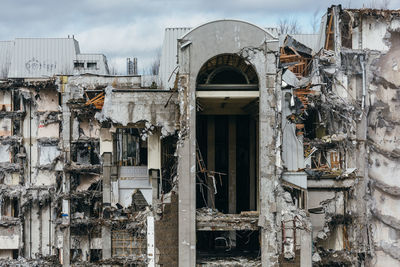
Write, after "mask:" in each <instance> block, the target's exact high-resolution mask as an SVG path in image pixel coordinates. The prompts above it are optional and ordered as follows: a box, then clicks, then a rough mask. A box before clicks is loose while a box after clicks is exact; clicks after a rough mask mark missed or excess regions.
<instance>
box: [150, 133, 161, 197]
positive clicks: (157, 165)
mask: <svg viewBox="0 0 400 267" xmlns="http://www.w3.org/2000/svg"><path fill="white" fill-rule="evenodd" d="M147 140H148V141H147V147H148V148H147V149H148V153H147V166H148V168H149V175H150V176H149V177H150V182H151V185H152V188H153V190H152V191H153V197H152V198H153V203H154V200H157V199H158V197H159V193H160V183H159V179H160V177H161V139H160V134H159V133H158V132H156V133H153V134H152V135H150V136H149V137H148V139H147Z"/></svg>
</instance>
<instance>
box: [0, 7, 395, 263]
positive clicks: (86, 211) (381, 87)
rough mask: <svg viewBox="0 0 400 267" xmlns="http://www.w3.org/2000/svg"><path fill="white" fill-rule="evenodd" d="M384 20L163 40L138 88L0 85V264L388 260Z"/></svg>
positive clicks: (233, 24) (391, 123) (388, 45)
mask: <svg viewBox="0 0 400 267" xmlns="http://www.w3.org/2000/svg"><path fill="white" fill-rule="evenodd" d="M399 21H400V14H399V12H398V11H391V10H369V9H360V10H355V9H352V10H346V9H342V8H341V7H340V6H332V7H331V8H329V9H328V10H327V13H326V15H325V16H324V17H323V19H322V23H321V29H320V33H319V37H318V38H317V36H313V38H312V40H313V41H310V43H307V44H304V43H302V42H301V40H304V38H305V37H304V36H301V35H299V36H297V37H296V36H290V35H287V36H284V35H282V36H273V35H271V33H270V32H273V31H272V30H271V29H269V30H268V31H267V30H264V29H262V28H260V27H258V26H255V25H253V24H250V23H247V22H243V21H237V20H218V21H213V22H209V23H206V24H203V25H201V26H199V27H197V28H194V29H190V30H189V29H188V28H182V29H179V30H178V29H177V30H172V29H169V30H168V31H166V34H172V35H173V36H172V35H171V36H172V37H173V38H175V39H174V40H171V38H170V37H171V36H166V38H165V40H167V41H168V42H172V43H173V44H175V43H176V44H177V49H176V50H175V51H172V52H173V54H168V56H166V57H164V59H166V58H175V56H174V55H176V57H177V58H178V62H177V67H174V66H175V65H174V64H175V62H164V63H163V64H164V65H165V66H164V67H165V69H172V68H173V71H174V73H173V75H172V76H171V77H174V79H173V80H169V81H167V80H166V77H167V76H168V75H166V74H165V73H163V75H164V76H163V77H152V83H151V84H148V82H147V78H146V77H143V76H141V75H128V76H108V75H105V74H106V73H102V74H94V73H91V74H82V73H81V74H79V75H78V74H77V73H61V74H62V75H57V74H60V73H53V75H54V76H52V77H51V78H32V77H18V78H19V79H14V76H12V77H6V76H4V77H3V78H4V79H2V80H1V82H0V110H1V111H0V126H1V128H0V142H1V146H0V192H1V194H0V263H1V264H2V265H5V266H9V265H14V264H21V266H38V265H40V266H42V265H43V266H60V265H63V266H87V265H91V266H131V265H134V266H184V267H186V266H384V265H387V266H397V265H399V259H400V256H399V253H398V251H399V250H398V248H399V230H400V226H399V225H400V217H399V216H400V215H399V214H400V213H399V212H398V210H397V207H398V206H399V205H398V201H399V192H400V190H399V186H398V184H397V182H396V177H397V176H398V167H397V165H398V164H397V163H398V157H399V148H398V147H399V146H398V138H397V136H398V134H397V133H398V125H399V123H398V120H399V119H398V117H399V116H398V115H397V113H396V111H397V110H398V109H397V108H398V106H399V105H398V103H399V99H400V98H399V94H398V88H399V86H400V79H399V77H400V76H399V74H398V67H397V65H398V64H399V56H400V52H399V51H398V44H399V43H400V36H399V34H398V32H399V29H400V23H399ZM177 32H180V33H182V34H183V35H181V36H179V38H178V37H176V33H177ZM71 40H72V39H71ZM71 40H69V41H68V42H72V41H71ZM4 47H7V49H8V50H7V51H10V49H9V46H7V45H5V46H4ZM168 47H171V46H170V45H165V48H166V52H165V53H167V52H168V53H169V52H171V51H169V50H168ZM0 48H1V47H0ZM167 50H168V51H167ZM0 54H1V55H3V54H7V53H0ZM1 58H8V59H7V60H8V61H9V57H6V56H4V57H3V56H2V57H1ZM28 58H30V56H28ZM100 59H101V58H100ZM100 59H99V60H100ZM73 60H92V59H89V58H87V57H85V56H81V57H80V58H78V59H73ZM101 60H102V59H101ZM104 60H105V59H104ZM71 62H72V63H71ZM71 62H69V63H71V64H73V62H74V61H71ZM105 62H106V61H105ZM77 63H79V62H77ZM9 64H10V62H1V64H0V65H1V66H9ZM76 66H77V67H79V66H80V65H79V64H78V65H76ZM87 67H88V66H87V65H86V68H87ZM84 68H85V66H84ZM104 71H105V68H104ZM14 72H15V70H14ZM15 73H18V72H15ZM74 74H76V75H74ZM153 78H154V79H153ZM160 80H162V81H163V82H162V83H160V84H159V85H157V86H155V85H154V83H155V82H154V81H160ZM163 83H164V84H165V85H163Z"/></svg>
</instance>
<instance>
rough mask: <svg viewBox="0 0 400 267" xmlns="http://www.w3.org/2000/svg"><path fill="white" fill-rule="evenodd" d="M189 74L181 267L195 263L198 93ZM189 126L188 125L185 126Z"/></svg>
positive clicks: (184, 95) (181, 169)
mask: <svg viewBox="0 0 400 267" xmlns="http://www.w3.org/2000/svg"><path fill="white" fill-rule="evenodd" d="M188 79H189V77H188V75H181V76H180V79H179V80H180V87H181V89H180V96H179V97H180V100H181V101H182V102H183V103H184V104H182V106H181V110H182V111H181V112H183V113H182V117H181V124H182V125H181V127H183V129H182V130H183V132H185V131H186V133H185V138H184V139H183V141H182V144H181V145H180V147H178V156H179V165H178V175H179V187H178V190H179V191H178V194H179V207H178V208H179V211H178V212H179V215H178V216H179V218H178V223H179V227H178V228H179V237H178V242H179V267H188V266H196V109H195V108H193V107H195V106H196V95H195V90H194V89H195V86H196V85H195V80H194V81H192V83H191V87H192V88H191V90H189V85H188V82H189V80H188ZM185 127H187V128H185Z"/></svg>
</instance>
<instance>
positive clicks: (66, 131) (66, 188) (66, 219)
mask: <svg viewBox="0 0 400 267" xmlns="http://www.w3.org/2000/svg"><path fill="white" fill-rule="evenodd" d="M60 81H61V94H62V118H63V120H62V142H63V150H64V162H71V154H70V152H71V145H70V143H71V123H72V121H71V117H72V116H71V111H70V109H69V106H68V105H67V103H68V101H69V99H70V88H69V86H68V84H67V83H68V77H67V76H62V77H60ZM62 187H63V193H64V194H68V193H69V192H70V174H69V173H66V172H63V181H62ZM70 212H71V211H70V200H69V199H63V200H62V214H61V215H62V217H63V219H62V220H63V221H62V222H63V224H64V225H65V226H66V227H63V230H62V237H63V242H62V264H63V266H70V249H71V246H70V243H71V242H70V236H71V235H70V227H69V225H70V216H71V214H70Z"/></svg>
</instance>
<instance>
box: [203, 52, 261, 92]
mask: <svg viewBox="0 0 400 267" xmlns="http://www.w3.org/2000/svg"><path fill="white" fill-rule="evenodd" d="M213 84H214V85H227V84H230V85H244V84H247V85H255V87H254V89H257V85H258V77H257V73H256V71H255V69H254V67H253V66H252V65H251V64H250V63H249V62H247V61H246V60H245V59H243V58H242V57H240V56H238V55H236V54H221V55H218V56H215V57H213V58H211V59H209V60H208V61H207V62H206V63H204V64H203V66H202V67H201V69H200V71H199V74H198V76H197V87H198V89H206V88H207V86H206V87H205V88H203V87H204V86H205V85H213ZM226 89H227V90H229V89H228V88H226Z"/></svg>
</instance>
